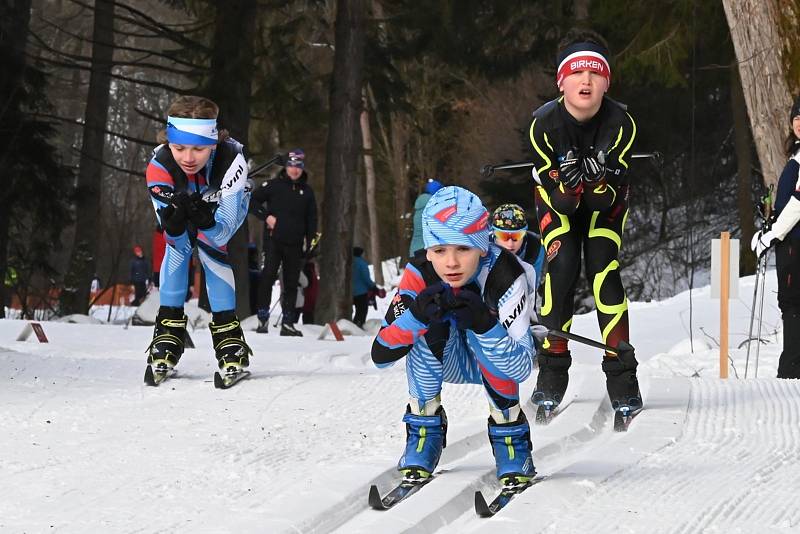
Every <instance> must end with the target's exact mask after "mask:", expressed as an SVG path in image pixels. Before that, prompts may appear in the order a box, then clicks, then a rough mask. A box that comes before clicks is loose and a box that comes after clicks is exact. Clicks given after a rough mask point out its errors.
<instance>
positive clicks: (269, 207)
mask: <svg viewBox="0 0 800 534" xmlns="http://www.w3.org/2000/svg"><path fill="white" fill-rule="evenodd" d="M305 157H306V155H305V153H304V152H303V151H302V150H301V149H299V148H296V149H294V150H292V151H290V152H289V154H288V155H287V156H286V162H285V167H284V169H283V170H282V171H281V172H280V173H279V174H278V177H277V178H276V179H274V180H270V181H268V182H264V183H263V184H262V185H261V187H259V188H258V189H256V190H255V191H253V197H252V201H251V212H253V213H255V214H256V216H258V218H259V219H261V220H262V221H264V223H265V224H266V228H265V233H264V255H265V259H264V268H263V270H262V271H261V283H260V285H259V289H258V320H259V326H258V329H257V330H256V332H259V333H262V334H265V333H267V331H268V324H269V308H270V303H271V302H272V286H273V285H274V284H275V280H277V278H278V269H279V268H280V267H281V265H283V282H284V284H283V288H284V291H283V298H282V304H281V309H282V310H283V324H282V326H281V335H282V336H302V335H303V334H302V333H301V332H300V331H299V330H297V329H296V328H295V327H294V323H295V321H296V320H297V318H296V317H295V311H294V308H295V301H296V299H297V279H298V277H299V275H300V269H301V268H302V263H303V249H304V241H305V250H310V248H311V243H312V241H313V239H314V236H315V235H316V233H317V204H316V201H315V199H314V191H313V190H312V189H311V186H310V185H308V175H307V174H306V172H305V170H304V168H305ZM264 203H266V207H265V206H264Z"/></svg>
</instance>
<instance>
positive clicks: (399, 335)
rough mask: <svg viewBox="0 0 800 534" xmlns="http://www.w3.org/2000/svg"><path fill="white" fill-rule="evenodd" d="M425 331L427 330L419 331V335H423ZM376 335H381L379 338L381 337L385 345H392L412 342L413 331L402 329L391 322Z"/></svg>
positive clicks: (410, 343)
mask: <svg viewBox="0 0 800 534" xmlns="http://www.w3.org/2000/svg"><path fill="white" fill-rule="evenodd" d="M425 332H427V330H422V331H420V335H423V334H424V333H425ZM378 335H379V336H381V339H383V340H384V341H385V342H386V344H387V345H390V346H393V347H394V346H397V345H412V344H413V343H414V333H413V332H409V331H408V330H403V329H402V328H400V327H398V326H396V325H393V324H391V325H389V326H387V327H386V328H384V329H383V330H381V331H380V333H379V334H378Z"/></svg>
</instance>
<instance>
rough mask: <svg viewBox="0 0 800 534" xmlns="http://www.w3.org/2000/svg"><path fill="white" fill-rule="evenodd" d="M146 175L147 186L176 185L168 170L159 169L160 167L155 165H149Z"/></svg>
mask: <svg viewBox="0 0 800 534" xmlns="http://www.w3.org/2000/svg"><path fill="white" fill-rule="evenodd" d="M146 175H147V185H151V184H169V185H173V184H174V181H173V180H172V176H170V174H169V173H168V172H167V171H166V170H164V169H163V168H161V167H159V166H158V165H153V164H150V165H148V166H147V173H146Z"/></svg>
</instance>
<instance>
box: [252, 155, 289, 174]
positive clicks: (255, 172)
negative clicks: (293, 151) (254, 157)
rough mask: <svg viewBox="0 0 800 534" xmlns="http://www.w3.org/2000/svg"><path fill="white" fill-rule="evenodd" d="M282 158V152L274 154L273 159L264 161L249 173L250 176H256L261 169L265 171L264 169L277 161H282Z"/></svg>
mask: <svg viewBox="0 0 800 534" xmlns="http://www.w3.org/2000/svg"><path fill="white" fill-rule="evenodd" d="M282 160H283V156H282V155H281V154H275V155H274V156H272V159H271V160H269V161H267V162H265V163H262V164H261V165H259V166H258V167H256V168H255V169H252V170H251V171H250V172H249V173H248V176H255V175H257V174H258V173H260V172H261V171H263V170H264V169H266V168H267V167H269V166H270V165H274V164H275V163H280V162H281V161H282Z"/></svg>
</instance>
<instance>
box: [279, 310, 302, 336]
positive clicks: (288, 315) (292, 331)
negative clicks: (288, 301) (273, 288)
mask: <svg viewBox="0 0 800 534" xmlns="http://www.w3.org/2000/svg"><path fill="white" fill-rule="evenodd" d="M280 335H282V336H296V337H303V333H302V332H301V331H300V330H298V329H297V328H295V327H294V312H293V311H287V312H284V313H283V323H282V324H281V334H280Z"/></svg>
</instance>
